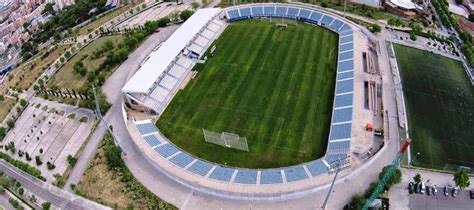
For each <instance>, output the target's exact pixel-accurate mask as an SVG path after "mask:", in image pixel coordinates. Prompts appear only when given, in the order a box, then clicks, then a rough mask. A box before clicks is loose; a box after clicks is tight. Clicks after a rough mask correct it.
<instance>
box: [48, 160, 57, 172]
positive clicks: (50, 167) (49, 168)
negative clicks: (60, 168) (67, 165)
mask: <svg viewBox="0 0 474 210" xmlns="http://www.w3.org/2000/svg"><path fill="white" fill-rule="evenodd" d="M46 166H47V167H48V170H53V169H54V168H56V166H55V165H54V164H52V163H51V162H49V161H48V162H46Z"/></svg>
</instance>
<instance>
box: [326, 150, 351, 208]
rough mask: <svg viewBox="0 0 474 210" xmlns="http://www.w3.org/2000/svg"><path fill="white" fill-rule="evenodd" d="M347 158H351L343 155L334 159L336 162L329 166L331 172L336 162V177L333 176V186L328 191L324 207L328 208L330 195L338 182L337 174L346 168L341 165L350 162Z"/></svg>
mask: <svg viewBox="0 0 474 210" xmlns="http://www.w3.org/2000/svg"><path fill="white" fill-rule="evenodd" d="M347 158H349V156H345V157H342V158H339V159H337V160H336V161H334V162H333V163H332V164H331V166H330V168H329V170H328V173H330V172H331V169H332V168H334V167H332V165H334V164H335V166H336V173H335V174H334V178H333V180H332V182H331V186H330V187H329V190H328V193H327V194H326V198H325V199H324V202H323V205H322V206H321V208H322V209H326V204H327V202H328V200H329V196H331V192H332V188H333V187H334V183H335V182H336V179H337V174H339V171H341V168H344V167H341V166H343V165H347V164H348V161H347ZM342 161H344V162H342Z"/></svg>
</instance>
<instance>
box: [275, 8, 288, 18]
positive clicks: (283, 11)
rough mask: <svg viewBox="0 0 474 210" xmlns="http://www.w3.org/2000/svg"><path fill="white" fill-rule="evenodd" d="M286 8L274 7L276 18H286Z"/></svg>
mask: <svg viewBox="0 0 474 210" xmlns="http://www.w3.org/2000/svg"><path fill="white" fill-rule="evenodd" d="M287 9H288V7H276V16H277V17H286V10H287Z"/></svg>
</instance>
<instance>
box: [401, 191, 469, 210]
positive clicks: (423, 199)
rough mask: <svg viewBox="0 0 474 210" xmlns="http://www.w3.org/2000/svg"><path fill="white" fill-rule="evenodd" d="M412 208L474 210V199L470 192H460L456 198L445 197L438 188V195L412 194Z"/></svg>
mask: <svg viewBox="0 0 474 210" xmlns="http://www.w3.org/2000/svg"><path fill="white" fill-rule="evenodd" d="M409 197H410V208H411V209H414V210H418V209H431V210H436V209H439V210H445V209H466V210H467V209H474V199H470V198H469V191H467V190H463V191H459V192H458V195H457V196H456V197H453V196H451V194H449V195H448V196H444V191H443V188H442V187H438V194H437V195H427V194H426V193H425V194H411V195H410V196H409Z"/></svg>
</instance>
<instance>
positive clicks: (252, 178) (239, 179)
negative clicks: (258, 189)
mask: <svg viewBox="0 0 474 210" xmlns="http://www.w3.org/2000/svg"><path fill="white" fill-rule="evenodd" d="M234 183H240V184H256V183H257V171H255V170H238V171H237V174H236V176H235V179H234Z"/></svg>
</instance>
